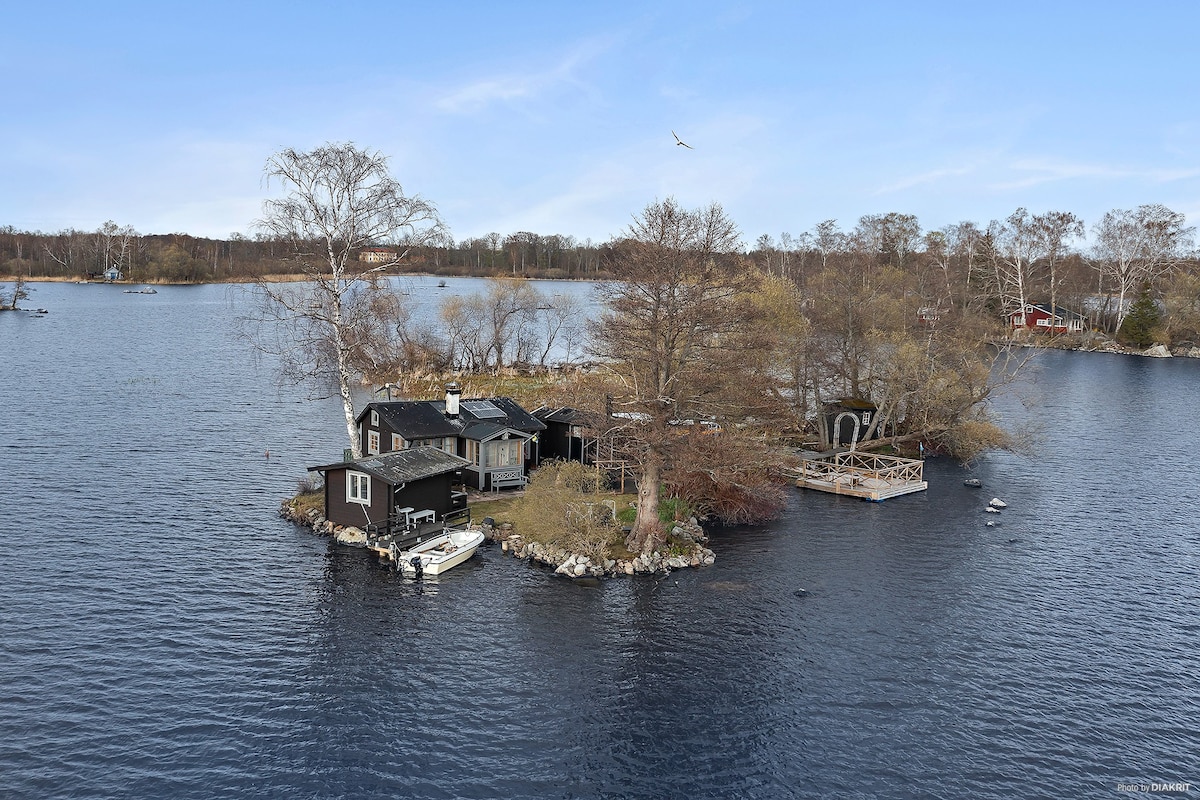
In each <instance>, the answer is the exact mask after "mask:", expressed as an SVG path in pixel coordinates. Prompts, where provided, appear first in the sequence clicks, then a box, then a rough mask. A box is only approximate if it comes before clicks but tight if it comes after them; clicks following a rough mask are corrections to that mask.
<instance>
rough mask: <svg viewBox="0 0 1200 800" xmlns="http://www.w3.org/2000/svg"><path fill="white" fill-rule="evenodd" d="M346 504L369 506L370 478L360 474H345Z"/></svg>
mask: <svg viewBox="0 0 1200 800" xmlns="http://www.w3.org/2000/svg"><path fill="white" fill-rule="evenodd" d="M346 502H347V503H362V504H363V505H365V506H369V505H371V476H370V475H366V474H364V473H362V472H347V473H346Z"/></svg>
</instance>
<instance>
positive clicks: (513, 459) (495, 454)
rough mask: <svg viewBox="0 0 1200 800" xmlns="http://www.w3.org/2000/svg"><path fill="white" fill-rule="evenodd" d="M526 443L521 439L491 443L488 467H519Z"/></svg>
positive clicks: (488, 453) (489, 445)
mask: <svg viewBox="0 0 1200 800" xmlns="http://www.w3.org/2000/svg"><path fill="white" fill-rule="evenodd" d="M522 445H524V442H523V441H521V440H520V439H509V440H508V441H498V442H489V443H488V449H487V464H486V465H485V466H487V467H519V466H520V465H521V454H522V452H523V450H524V447H522Z"/></svg>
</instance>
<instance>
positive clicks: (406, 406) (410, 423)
mask: <svg viewBox="0 0 1200 800" xmlns="http://www.w3.org/2000/svg"><path fill="white" fill-rule="evenodd" d="M481 399H482V398H481ZM486 399H487V400H488V402H490V403H491V404H492V405H494V406H495V407H496V408H498V409H499V410H500V411H502V412H503V414H504V416H503V417H488V418H486V419H482V420H480V419H477V418H476V417H475V416H474V415H473V414H472V413H471V412H470V411H468V410H467V409H466V408H465V407H463V405H462V404H461V403H460V405H459V415H458V417H457V418H455V419H450V418H449V417H447V416H446V402H445V401H444V400H393V401H391V402H387V403H368V404H367V407H366V408H364V409H363V411H362V413H361V414H359V415H358V421H359V422H360V423H361V422H362V419H363V417H364V416H365V415H366V414H368V413H370V412H371V411H372V410H374V411H377V412H379V416H380V420H381V421H384V420H386V421H387V424H388V427H389V428H391V429H392V430H394V431H396V432H397V433H399V434H400V435H401V436H403V437H404V438H405V439H408V440H409V441H412V440H414V439H432V438H434V437H437V436H461V435H463V429H464V428H465V427H467V426H469V425H471V424H473V423H476V422H488V423H491V424H495V425H500V426H501V427H504V428H511V429H513V430H515V431H521V432H522V433H537V432H538V431H544V430H546V425H545V423H544V422H542V421H541V420H539V419H538V418H537V417H535V416H533V415H532V414H530V413H529V412H528V411H526V410H525V409H523V408H521V406H519V405H517V403H516V401H515V400H513V399H512V398H511V397H489V398H486ZM462 402H463V403H466V402H470V399H466V400H463V401H462ZM471 438H477V437H474V436H472V437H471Z"/></svg>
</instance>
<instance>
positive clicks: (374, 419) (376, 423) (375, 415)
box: [371, 409, 379, 428]
mask: <svg viewBox="0 0 1200 800" xmlns="http://www.w3.org/2000/svg"><path fill="white" fill-rule="evenodd" d="M371 424H372V425H374V426H375V427H376V428H378V427H379V412H378V411H376V410H375V409H371Z"/></svg>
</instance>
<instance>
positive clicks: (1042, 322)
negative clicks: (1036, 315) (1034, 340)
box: [1037, 317, 1050, 328]
mask: <svg viewBox="0 0 1200 800" xmlns="http://www.w3.org/2000/svg"><path fill="white" fill-rule="evenodd" d="M1037 324H1038V325H1040V326H1042V327H1043V328H1049V327H1050V319H1049V318H1048V317H1042V318H1041V319H1039V320H1038V321H1037Z"/></svg>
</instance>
